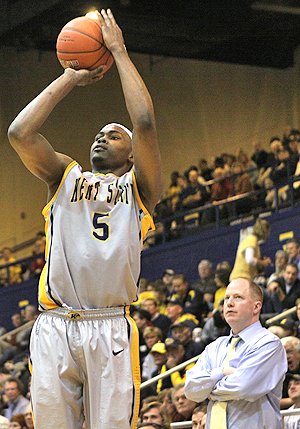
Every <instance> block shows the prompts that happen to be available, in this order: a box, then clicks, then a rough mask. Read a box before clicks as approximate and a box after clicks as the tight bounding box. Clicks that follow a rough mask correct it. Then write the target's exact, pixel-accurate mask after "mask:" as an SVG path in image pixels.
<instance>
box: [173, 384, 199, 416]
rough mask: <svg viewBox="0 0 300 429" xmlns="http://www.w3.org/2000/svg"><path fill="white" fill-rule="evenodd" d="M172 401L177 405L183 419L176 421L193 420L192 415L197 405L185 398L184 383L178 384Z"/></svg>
mask: <svg viewBox="0 0 300 429" xmlns="http://www.w3.org/2000/svg"><path fill="white" fill-rule="evenodd" d="M172 399H173V402H174V404H175V407H176V410H177V412H178V414H179V415H180V416H182V417H179V416H178V418H177V420H174V421H189V420H192V414H193V411H194V409H195V408H196V405H197V403H196V402H194V401H191V400H190V399H188V398H187V397H186V396H185V393H184V383H179V384H177V385H176V386H175V387H174V389H173V392H172Z"/></svg>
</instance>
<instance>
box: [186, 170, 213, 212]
mask: <svg viewBox="0 0 300 429" xmlns="http://www.w3.org/2000/svg"><path fill="white" fill-rule="evenodd" d="M188 178H189V183H188V185H187V187H186V188H185V189H183V190H182V191H181V192H180V194H179V205H180V208H181V210H190V209H194V208H197V207H201V206H203V205H204V204H205V203H206V202H207V201H208V200H209V194H208V193H207V189H206V187H205V186H204V185H201V184H200V183H199V181H198V172H197V171H196V170H190V171H189V177H188Z"/></svg>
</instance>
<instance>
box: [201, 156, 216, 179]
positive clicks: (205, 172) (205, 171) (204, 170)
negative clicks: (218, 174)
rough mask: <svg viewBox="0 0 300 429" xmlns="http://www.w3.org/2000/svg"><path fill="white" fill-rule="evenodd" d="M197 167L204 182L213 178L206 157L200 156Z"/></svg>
mask: <svg viewBox="0 0 300 429" xmlns="http://www.w3.org/2000/svg"><path fill="white" fill-rule="evenodd" d="M198 167H199V171H200V174H201V176H202V177H203V179H204V180H205V181H206V182H209V181H210V180H212V179H213V175H212V173H213V169H212V168H210V167H209V166H208V163H207V160H206V159H204V158H201V159H200V161H199V163H198Z"/></svg>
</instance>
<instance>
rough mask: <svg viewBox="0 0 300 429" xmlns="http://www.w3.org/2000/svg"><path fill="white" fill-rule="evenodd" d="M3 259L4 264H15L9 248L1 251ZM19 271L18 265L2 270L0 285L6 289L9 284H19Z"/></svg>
mask: <svg viewBox="0 0 300 429" xmlns="http://www.w3.org/2000/svg"><path fill="white" fill-rule="evenodd" d="M3 258H4V264H13V263H14V262H16V260H15V258H13V256H12V251H11V249H10V248H9V247H5V248H4V249H3ZM21 271H22V270H21V267H20V265H18V264H15V265H11V266H9V267H6V268H3V269H2V270H1V284H2V285H3V286H5V287H6V286H9V285H11V284H15V283H21V281H22V279H21Z"/></svg>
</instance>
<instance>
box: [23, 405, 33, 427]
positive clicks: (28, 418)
mask: <svg viewBox="0 0 300 429" xmlns="http://www.w3.org/2000/svg"><path fill="white" fill-rule="evenodd" d="M24 416H25V422H26V426H27V429H34V422H33V417H32V408H31V403H30V402H29V404H28V405H27V407H26V410H25V413H24Z"/></svg>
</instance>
